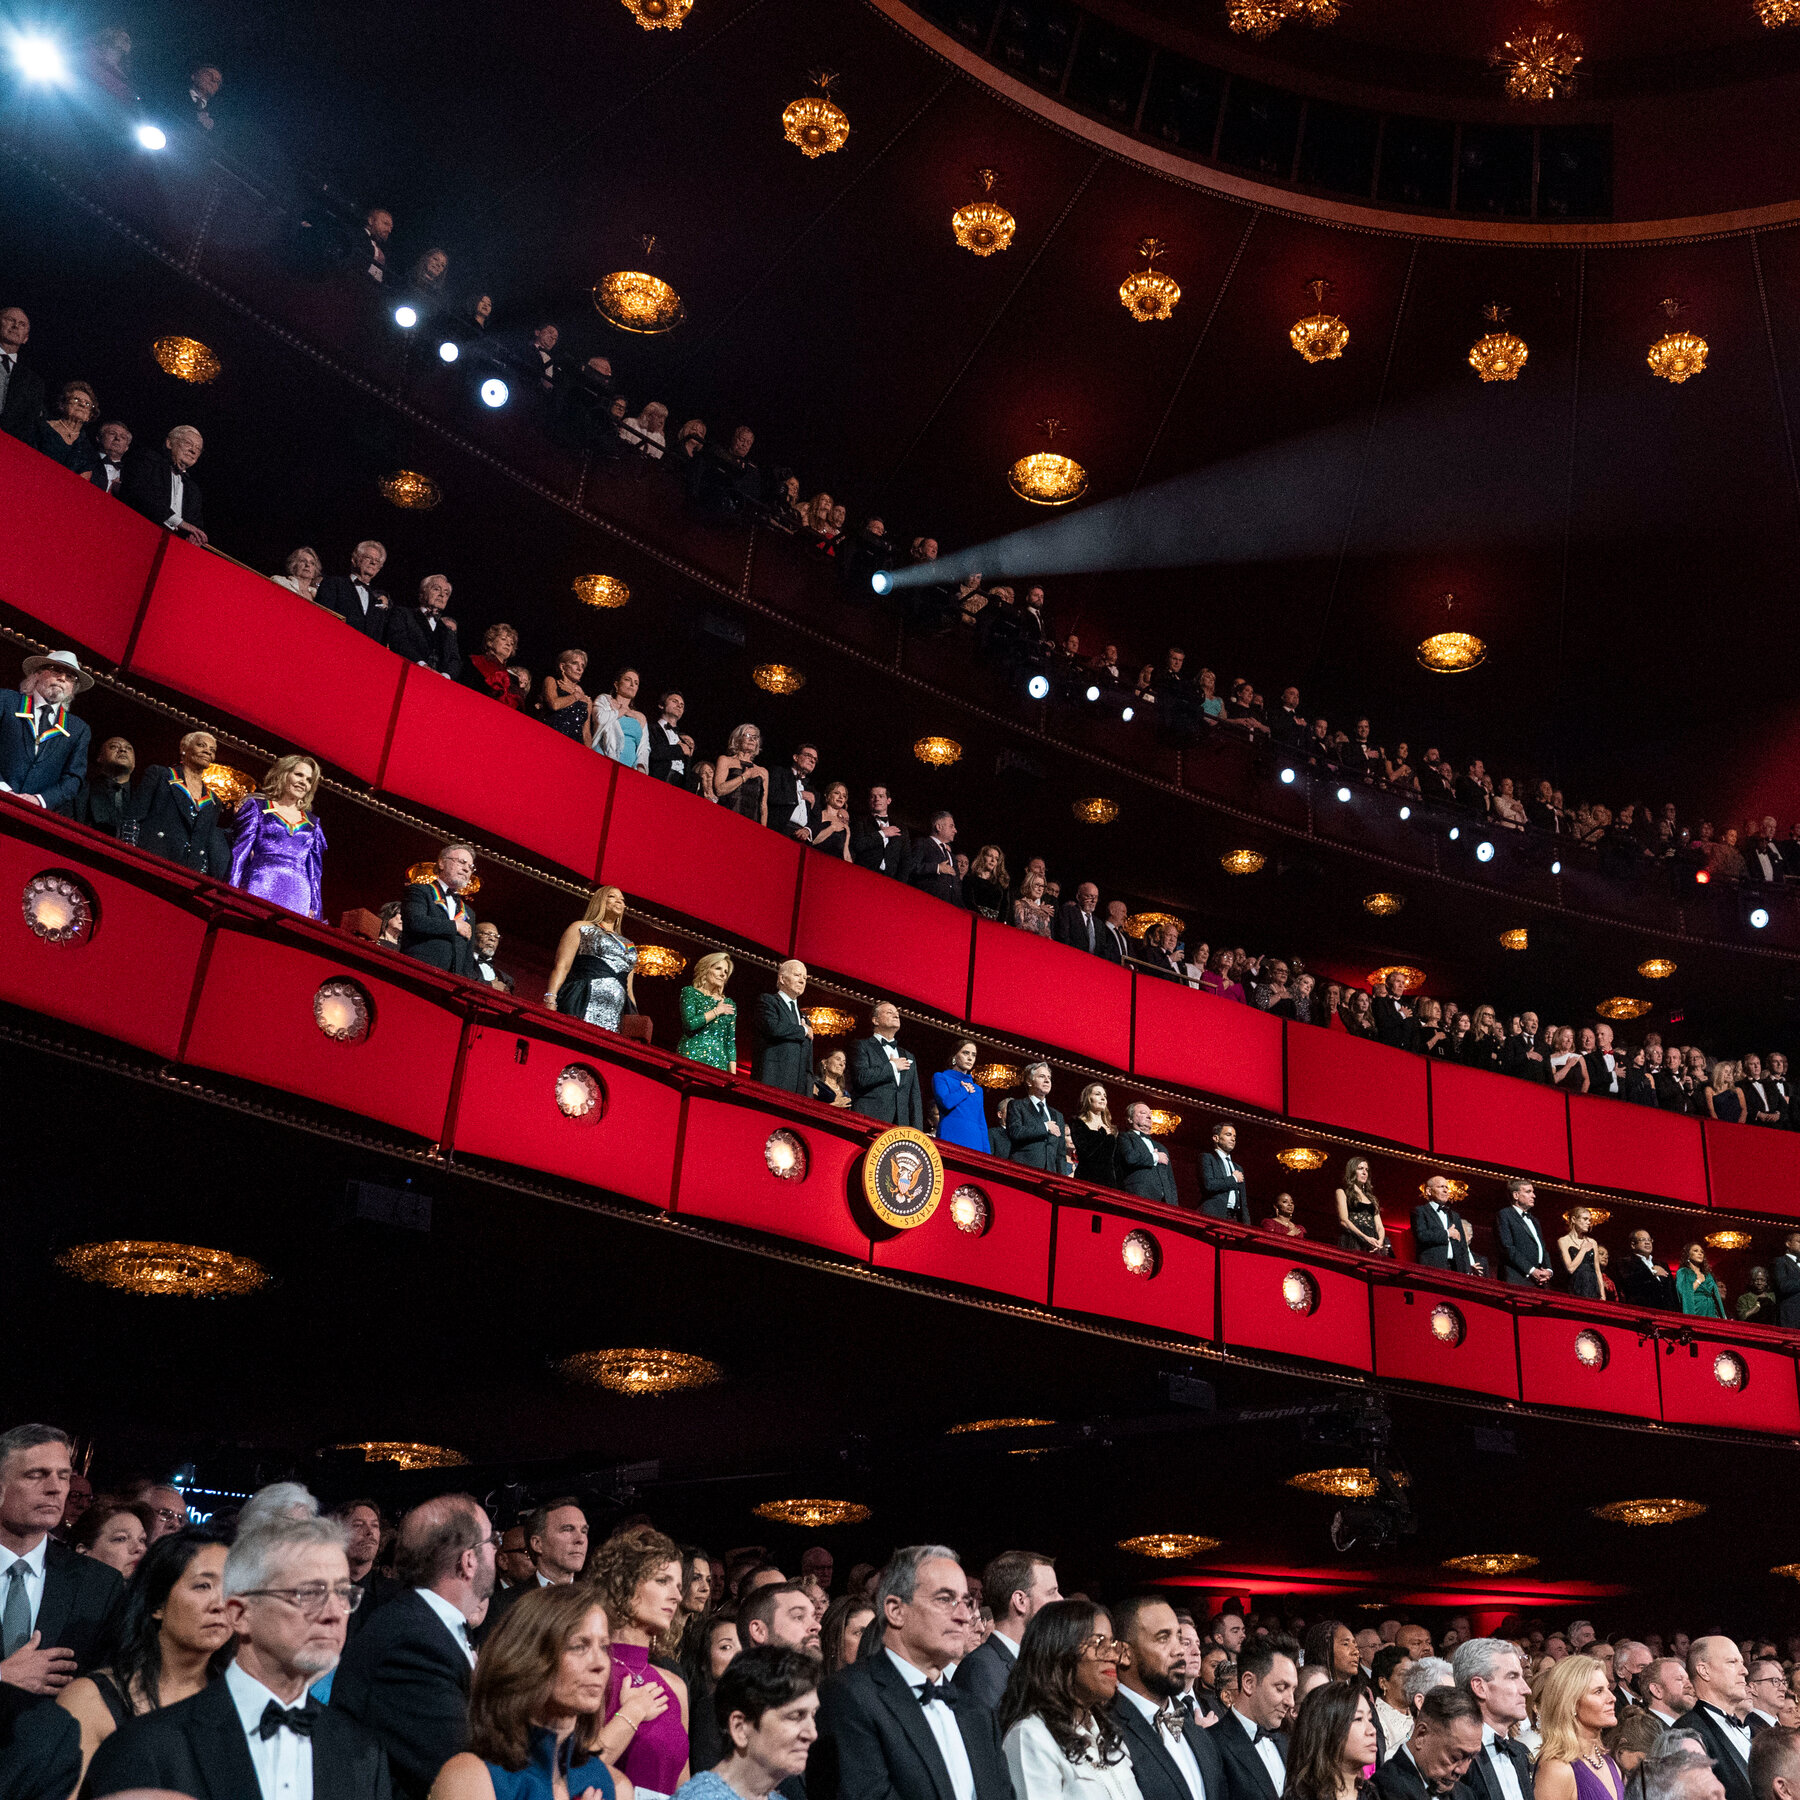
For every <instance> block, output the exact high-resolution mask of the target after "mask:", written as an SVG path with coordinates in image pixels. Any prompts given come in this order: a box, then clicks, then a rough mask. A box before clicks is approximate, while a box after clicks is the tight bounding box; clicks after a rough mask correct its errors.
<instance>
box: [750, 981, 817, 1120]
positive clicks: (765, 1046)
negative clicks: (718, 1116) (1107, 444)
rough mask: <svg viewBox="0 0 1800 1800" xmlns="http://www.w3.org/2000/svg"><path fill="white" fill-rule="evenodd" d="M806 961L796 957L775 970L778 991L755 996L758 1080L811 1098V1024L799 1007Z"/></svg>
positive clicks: (784, 1090) (803, 987)
mask: <svg viewBox="0 0 1800 1800" xmlns="http://www.w3.org/2000/svg"><path fill="white" fill-rule="evenodd" d="M805 992H806V964H805V963H803V962H800V961H799V960H797V959H790V960H789V961H787V962H784V963H783V964H782V965H781V967H780V968H778V969H777V970H776V971H775V992H774V993H772V994H758V995H757V997H756V1079H757V1080H758V1081H760V1082H762V1083H764V1084H765V1085H766V1086H768V1087H772V1088H780V1089H781V1090H782V1091H783V1092H784V1093H788V1094H804V1095H805V1096H806V1098H807V1099H809V1100H810V1099H811V1098H812V1091H813V1067H812V1027H811V1026H810V1025H809V1024H807V1022H806V1015H805V1014H804V1013H803V1012H802V1011H801V1010H800V996H801V995H802V994H804V993H805Z"/></svg>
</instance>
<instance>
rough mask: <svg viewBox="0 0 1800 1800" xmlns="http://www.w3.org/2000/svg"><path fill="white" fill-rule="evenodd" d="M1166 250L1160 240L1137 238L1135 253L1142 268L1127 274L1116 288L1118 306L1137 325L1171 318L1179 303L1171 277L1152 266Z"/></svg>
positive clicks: (1179, 296)
mask: <svg viewBox="0 0 1800 1800" xmlns="http://www.w3.org/2000/svg"><path fill="white" fill-rule="evenodd" d="M1168 247H1169V246H1168V245H1167V244H1165V243H1164V242H1163V241H1162V239H1161V238H1153V237H1147V238H1140V239H1139V240H1138V254H1139V255H1140V256H1142V257H1143V258H1144V265H1145V266H1144V267H1143V268H1141V269H1139V270H1138V272H1137V273H1136V274H1135V275H1127V276H1126V277H1125V279H1124V281H1123V282H1122V283H1121V284H1120V286H1119V304H1120V305H1121V306H1122V307H1124V308H1125V310H1126V311H1127V312H1128V313H1130V314H1131V316H1132V317H1133V318H1134V319H1136V320H1137V321H1138V323H1139V324H1140V325H1149V324H1152V323H1154V322H1155V321H1157V320H1159V319H1168V318H1172V317H1173V316H1174V313H1175V308H1176V307H1177V306H1179V305H1180V304H1181V289H1180V288H1179V287H1178V286H1177V285H1176V282H1175V278H1174V277H1173V276H1172V275H1165V274H1164V273H1163V272H1162V270H1161V269H1158V268H1157V267H1155V263H1156V259H1157V258H1158V257H1159V256H1161V255H1162V254H1163V253H1164V252H1165V251H1166V250H1167V249H1168Z"/></svg>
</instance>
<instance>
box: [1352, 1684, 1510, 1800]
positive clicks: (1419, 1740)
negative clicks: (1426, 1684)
mask: <svg viewBox="0 0 1800 1800" xmlns="http://www.w3.org/2000/svg"><path fill="white" fill-rule="evenodd" d="M1483 1737H1484V1732H1483V1722H1482V1717H1481V1708H1480V1707H1479V1706H1478V1705H1476V1703H1475V1701H1474V1699H1473V1697H1472V1696H1470V1695H1469V1694H1467V1693H1465V1692H1464V1691H1463V1690H1462V1689H1461V1688H1459V1687H1439V1688H1432V1689H1431V1690H1430V1691H1429V1692H1428V1693H1426V1694H1425V1696H1424V1697H1423V1698H1422V1699H1421V1700H1420V1702H1419V1710H1418V1712H1417V1713H1416V1714H1415V1715H1414V1719H1413V1728H1412V1733H1411V1735H1410V1736H1409V1737H1408V1738H1407V1740H1406V1742H1405V1743H1404V1744H1402V1745H1401V1746H1400V1748H1399V1749H1398V1750H1396V1751H1395V1752H1394V1754H1393V1755H1392V1756H1390V1757H1389V1758H1388V1759H1387V1761H1386V1762H1384V1763H1383V1764H1382V1765H1381V1767H1380V1768H1379V1769H1377V1770H1376V1772H1375V1791H1376V1793H1378V1794H1379V1795H1380V1796H1381V1800H1437V1796H1439V1795H1441V1794H1452V1793H1456V1792H1457V1791H1458V1790H1459V1789H1461V1788H1462V1784H1463V1778H1464V1777H1465V1776H1466V1775H1467V1774H1468V1773H1469V1768H1470V1765H1471V1764H1472V1763H1473V1762H1474V1761H1475V1759H1476V1757H1478V1756H1479V1755H1481V1753H1482V1749H1483ZM1463 1791H1464V1792H1466V1789H1465V1790H1463Z"/></svg>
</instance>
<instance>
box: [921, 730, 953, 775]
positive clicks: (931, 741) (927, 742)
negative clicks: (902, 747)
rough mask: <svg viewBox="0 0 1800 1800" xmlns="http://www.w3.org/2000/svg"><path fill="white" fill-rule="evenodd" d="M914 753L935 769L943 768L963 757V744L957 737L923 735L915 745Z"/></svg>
mask: <svg viewBox="0 0 1800 1800" xmlns="http://www.w3.org/2000/svg"><path fill="white" fill-rule="evenodd" d="M913 755H914V756H916V757H917V758H918V759H919V761H920V762H922V763H928V764H930V766H931V767H932V768H934V769H943V768H947V767H949V765H950V764H951V763H953V762H957V761H959V760H960V759H961V757H962V745H961V744H959V743H958V742H957V741H956V739H955V738H947V737H922V738H920V739H919V741H918V742H917V743H916V744H914V745H913Z"/></svg>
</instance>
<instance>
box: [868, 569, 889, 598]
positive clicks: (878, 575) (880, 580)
mask: <svg viewBox="0 0 1800 1800" xmlns="http://www.w3.org/2000/svg"><path fill="white" fill-rule="evenodd" d="M869 586H870V587H872V588H873V589H874V590H875V591H876V593H878V594H886V593H890V592H891V591H892V590H893V586H894V578H893V576H891V575H890V574H889V573H888V572H887V570H886V569H877V570H876V571H875V573H874V574H873V575H871V576H870V577H869Z"/></svg>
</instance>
